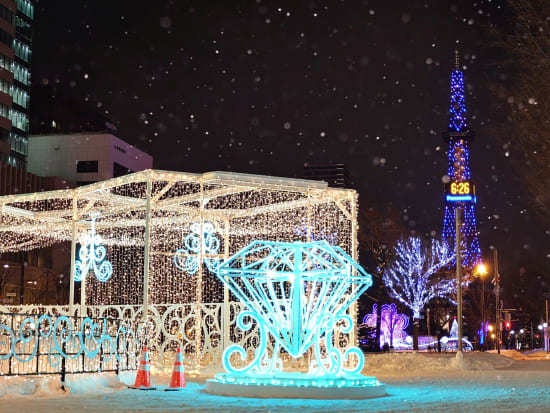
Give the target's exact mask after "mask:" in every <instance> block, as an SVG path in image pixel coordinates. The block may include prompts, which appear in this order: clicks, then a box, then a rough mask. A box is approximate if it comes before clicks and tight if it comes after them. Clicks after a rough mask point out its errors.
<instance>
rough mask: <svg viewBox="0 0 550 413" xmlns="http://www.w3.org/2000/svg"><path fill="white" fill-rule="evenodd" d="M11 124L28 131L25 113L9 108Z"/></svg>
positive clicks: (27, 119) (27, 120) (27, 118)
mask: <svg viewBox="0 0 550 413" xmlns="http://www.w3.org/2000/svg"><path fill="white" fill-rule="evenodd" d="M11 125H12V126H14V127H16V128H18V129H21V130H22V131H24V132H28V131H29V117H28V116H27V115H26V114H25V113H21V112H19V111H18V110H15V109H13V108H12V109H11Z"/></svg>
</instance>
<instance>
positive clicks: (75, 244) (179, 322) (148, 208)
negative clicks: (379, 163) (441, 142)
mask: <svg viewBox="0 0 550 413" xmlns="http://www.w3.org/2000/svg"><path fill="white" fill-rule="evenodd" d="M92 223H93V225H94V226H95V231H96V232H97V233H98V234H99V235H100V236H101V240H102V244H103V245H104V246H105V247H106V249H107V254H106V255H107V258H108V259H109V261H110V262H112V264H113V276H112V278H111V279H109V280H108V281H107V282H105V283H102V282H100V281H99V280H97V279H94V278H93V277H92V276H89V277H87V278H84V279H83V280H82V281H81V283H80V300H79V302H78V301H77V300H75V291H76V289H75V270H76V268H75V259H74V258H73V259H72V260H71V267H70V280H71V282H70V294H69V296H70V297H69V307H68V308H67V309H66V314H69V315H74V314H76V313H79V314H80V315H81V316H87V315H90V316H92V315H93V316H111V317H121V318H141V319H142V320H144V321H147V322H148V323H150V324H151V327H150V328H151V334H152V335H153V336H155V335H156V337H157V338H158V342H157V343H156V346H157V349H156V350H158V352H159V353H161V354H162V353H163V352H164V351H167V350H171V349H172V348H173V347H174V345H175V344H177V343H178V342H179V343H180V344H181V343H182V342H188V344H189V343H193V342H194V343H193V344H194V345H190V347H189V350H188V353H193V354H194V359H193V361H192V362H191V363H190V362H189V359H187V360H186V363H187V364H191V366H195V367H196V368H197V369H199V368H200V367H201V364H202V365H204V364H205V363H206V364H208V363H209V362H211V359H212V357H210V358H208V357H206V358H205V352H210V351H211V350H212V348H213V346H214V347H216V348H217V347H220V351H221V348H223V347H222V346H221V345H219V346H218V345H213V344H212V343H213V342H216V341H234V338H235V335H239V334H240V333H238V332H236V331H235V329H234V327H233V326H232V321H235V317H234V314H235V311H236V310H235V309H232V306H233V307H235V306H237V307H238V306H239V305H240V304H238V303H234V301H235V298H234V297H232V295H231V293H230V291H229V290H228V288H227V286H223V285H222V283H221V282H220V281H219V280H217V279H216V277H215V274H213V273H212V271H211V270H210V269H209V268H208V267H207V265H205V264H204V263H205V262H214V260H215V259H216V260H219V262H223V260H224V259H227V258H228V257H229V256H230V255H231V254H233V253H235V252H236V251H238V250H240V249H242V248H244V247H245V246H246V245H247V244H248V243H250V242H252V241H254V240H257V239H262V240H268V241H285V242H292V241H303V242H308V241H315V240H321V239H326V240H329V239H330V241H329V242H330V243H331V244H334V245H337V246H339V247H340V248H342V249H343V250H344V251H345V252H346V253H347V254H349V255H350V256H351V257H352V259H354V260H357V193H356V191H355V190H351V189H340V188H329V187H328V185H327V184H326V183H325V182H322V181H311V180H302V179H292V178H277V177H269V176H261V175H249V174H239V173H228V172H209V173H204V174H193V173H184V172H169V171H159V170H146V171H141V172H136V173H132V174H129V175H126V176H123V177H119V178H114V179H110V180H107V181H102V182H98V183H95V184H91V185H86V186H81V187H78V188H75V189H67V190H59V191H50V192H39V193H31V194H20V195H9V196H4V197H0V253H9V252H18V251H29V250H34V249H40V248H45V247H50V246H55V245H57V244H59V243H65V244H66V245H67V246H68V243H70V250H71V257H77V254H78V248H79V243H80V242H82V240H83V239H84V238H85V236H86V235H87V234H88V233H89V231H90V229H91V226H92ZM206 223H208V225H205V224H206ZM193 225H194V227H193V228H194V229H195V233H194V234H195V235H196V236H198V237H199V238H201V240H200V241H199V242H198V243H197V244H195V245H196V246H197V247H198V251H195V252H194V254H195V255H194V256H193V260H194V261H193V262H196V263H198V264H197V266H198V268H197V271H196V273H194V274H187V273H185V271H182V269H181V268H178V267H177V266H176V265H175V264H174V258H175V257H174V254H175V253H176V251H178V250H180V251H181V247H182V246H183V240H184V239H185V237H186V236H188V235H189V234H190V233H191V227H192V226H193ZM210 226H212V227H213V228H215V231H216V236H217V237H218V242H219V248H218V249H217V250H216V251H215V252H217V253H216V254H214V253H213V252H212V251H208V250H205V248H204V246H205V243H204V242H203V240H202V237H203V236H204V234H205V227H206V228H207V229H208V231H210V233H209V234H208V236H212V230H211V229H210V228H211V227H210ZM199 227H200V230H198V231H196V229H197V228H199ZM209 260H211V261H209ZM12 309H13V306H10V310H12ZM0 311H3V309H2V307H0ZM168 312H171V315H168ZM191 314H192V315H191ZM349 314H350V316H351V317H352V318H353V319H355V317H356V308H355V305H352V306H351V308H350V309H349ZM191 319H192V321H191ZM213 320H214V321H213ZM214 324H215V325H216V327H215V330H218V329H219V331H218V332H216V334H215V337H213V336H211V335H210V336H209V337H206V335H205V331H206V330H208V329H209V328H210V327H205V326H208V325H211V326H212V325H214ZM205 328H206V330H205ZM174 331H176V333H174V334H172V332H174ZM201 331H202V332H203V333H201ZM208 331H209V330H208ZM209 334H210V333H209ZM230 336H231V340H230ZM243 337H244V336H243ZM168 338H170V340H172V341H171V342H170V343H169V341H170V340H168ZM243 340H250V337H248V338H243ZM348 340H349V342H350V344H351V345H354V343H355V342H356V334H355V331H353V332H352V333H351V334H350V336H349V338H348ZM174 343H175V344H174ZM152 348H153V350H154V349H155V343H153V344H152ZM216 357H217V358H218V360H219V357H221V354H219V355H217V356H216ZM207 359H208V360H207Z"/></svg>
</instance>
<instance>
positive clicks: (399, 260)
mask: <svg viewBox="0 0 550 413" xmlns="http://www.w3.org/2000/svg"><path fill="white" fill-rule="evenodd" d="M394 251H395V258H394V260H393V262H392V263H391V265H390V266H389V267H388V269H386V271H384V275H383V276H382V279H383V281H384V284H385V285H386V287H387V288H388V290H389V293H390V295H391V296H392V297H393V298H395V299H396V300H399V301H400V302H401V303H403V304H404V305H405V306H407V307H408V308H409V309H410V310H411V311H412V312H413V319H414V336H413V340H414V341H413V345H414V349H415V350H417V349H418V319H419V318H420V312H421V311H422V309H423V308H424V306H425V305H426V304H427V303H428V302H430V301H431V300H432V299H434V298H436V297H441V298H449V297H450V295H451V293H452V292H453V291H455V290H456V279H454V278H445V277H440V276H439V275H440V274H438V273H439V272H440V270H441V269H443V268H444V267H446V266H448V265H449V264H450V263H451V262H452V261H453V260H454V258H455V254H454V253H453V251H452V250H451V249H450V247H449V245H448V244H447V243H446V242H440V241H438V240H436V239H431V240H430V242H423V241H422V240H421V239H420V238H418V237H409V238H408V239H406V240H400V241H398V242H397V245H396V246H395V247H394Z"/></svg>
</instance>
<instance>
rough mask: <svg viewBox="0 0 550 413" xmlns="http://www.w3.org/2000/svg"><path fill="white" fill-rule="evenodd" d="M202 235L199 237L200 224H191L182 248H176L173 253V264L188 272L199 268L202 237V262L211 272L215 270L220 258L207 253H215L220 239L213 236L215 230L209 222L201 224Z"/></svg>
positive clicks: (193, 271) (191, 272) (218, 247)
mask: <svg viewBox="0 0 550 413" xmlns="http://www.w3.org/2000/svg"><path fill="white" fill-rule="evenodd" d="M202 232H203V236H202V237H201V224H200V223H199V222H195V223H193V224H191V233H190V234H189V235H187V236H186V237H185V239H184V240H183V243H184V245H185V247H184V248H180V249H178V250H176V253H175V254H174V264H175V266H176V267H177V268H178V269H180V270H181V271H185V272H187V273H188V274H191V275H192V274H195V273H196V272H197V271H198V269H199V253H200V245H201V238H202V253H203V257H202V262H203V263H204V264H205V265H206V268H208V269H209V270H210V271H212V272H216V269H217V268H218V265H219V262H220V259H219V257H216V256H215V257H212V256H208V255H217V254H218V251H219V249H220V241H219V240H218V238H216V237H215V236H214V234H215V233H216V230H215V228H214V225H212V224H211V223H210V222H203V224H202Z"/></svg>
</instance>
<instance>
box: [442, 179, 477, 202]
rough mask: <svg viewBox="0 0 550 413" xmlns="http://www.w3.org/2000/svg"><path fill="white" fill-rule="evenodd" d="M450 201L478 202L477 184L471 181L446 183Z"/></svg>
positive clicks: (447, 198) (446, 194)
mask: <svg viewBox="0 0 550 413" xmlns="http://www.w3.org/2000/svg"><path fill="white" fill-rule="evenodd" d="M445 199H446V200H447V201H448V202H476V191H475V185H474V183H473V182H471V181H462V182H449V183H448V184H447V185H445Z"/></svg>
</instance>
